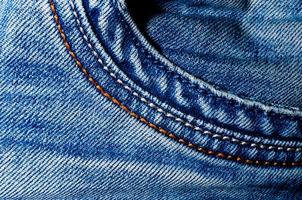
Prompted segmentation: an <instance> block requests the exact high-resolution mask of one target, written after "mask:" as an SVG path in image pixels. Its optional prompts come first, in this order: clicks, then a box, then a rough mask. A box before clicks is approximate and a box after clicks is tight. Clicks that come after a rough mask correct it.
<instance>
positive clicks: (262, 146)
mask: <svg viewBox="0 0 302 200" xmlns="http://www.w3.org/2000/svg"><path fill="white" fill-rule="evenodd" d="M69 2H70V4H71V7H72V9H73V14H74V16H75V17H76V23H77V26H78V28H79V30H80V32H81V34H82V37H83V38H84V41H85V43H86V45H87V46H88V47H89V49H90V50H91V52H92V54H93V55H94V56H95V57H96V59H97V61H98V63H99V64H100V65H101V67H102V68H103V69H104V70H105V71H107V72H108V73H109V75H110V76H111V77H112V78H113V79H114V80H115V81H116V82H117V83H119V84H120V85H122V86H123V87H124V88H125V89H126V90H128V91H129V92H131V94H132V95H133V96H135V97H137V98H138V99H139V100H140V101H142V102H143V103H145V104H146V105H148V106H149V107H151V108H153V109H155V110H157V111H158V112H159V113H162V114H164V115H165V116H166V117H168V118H171V119H173V120H174V121H176V122H180V123H181V124H183V125H184V126H186V127H189V128H191V129H193V130H194V131H198V132H200V133H202V134H203V135H207V136H210V137H212V138H214V139H218V140H222V141H229V142H232V143H235V144H238V145H241V146H250V147H252V148H258V149H267V150H275V151H287V152H302V148H300V147H283V146H278V145H267V144H262V143H256V142H249V141H243V140H240V139H238V138H236V137H230V136H225V135H221V134H215V133H212V132H210V131H207V130H203V129H202V128H201V127H199V126H195V125H193V124H192V123H190V122H188V121H186V120H184V119H182V118H180V117H177V116H175V115H174V114H172V113H170V112H168V111H166V110H164V109H163V108H161V107H159V106H158V105H156V104H155V103H153V102H151V101H150V100H147V99H146V98H145V97H142V96H141V95H140V94H138V93H137V92H136V91H134V89H132V88H131V87H130V86H128V85H127V84H126V83H125V82H124V81H122V80H121V79H119V78H118V77H117V76H116V74H114V73H113V72H112V71H111V70H110V69H109V68H108V67H107V66H106V65H105V64H104V62H103V61H102V59H101V58H100V55H99V54H98V52H97V51H96V50H95V47H94V45H93V44H92V43H91V42H90V41H89V39H88V36H87V34H86V32H85V30H84V28H83V26H82V23H81V21H80V19H79V16H78V14H77V11H76V9H75V6H74V3H73V0H70V1H69Z"/></svg>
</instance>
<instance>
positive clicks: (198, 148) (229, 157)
mask: <svg viewBox="0 0 302 200" xmlns="http://www.w3.org/2000/svg"><path fill="white" fill-rule="evenodd" d="M49 2H50V8H51V11H52V13H53V18H54V21H55V23H56V27H57V29H58V32H59V34H60V37H61V39H62V40H63V43H64V46H65V48H66V50H67V51H68V52H69V54H70V56H71V57H72V58H73V60H74V61H75V63H76V65H77V67H78V68H79V69H80V70H81V72H82V73H83V74H84V75H85V77H86V78H87V79H88V81H89V82H90V83H91V84H92V85H93V86H94V87H95V88H96V89H97V90H98V91H99V92H100V93H101V94H102V95H103V96H104V97H106V98H107V99H109V100H110V101H111V102H113V103H114V104H116V105H117V106H119V107H120V108H122V109H123V110H124V111H126V112H127V113H128V114H129V115H131V116H132V117H134V118H136V119H138V120H139V121H141V122H143V123H144V124H146V125H148V126H149V127H151V128H153V129H155V130H157V131H158V132H160V133H161V134H163V135H165V136H167V137H169V138H170V139H173V140H175V141H177V142H178V143H180V144H183V145H185V146H187V147H189V148H191V149H194V150H196V151H198V152H201V153H204V154H206V155H211V156H214V157H216V158H223V159H227V160H232V161H237V162H240V163H244V164H250V165H259V166H280V167H281V166H283V167H297V166H302V162H279V161H262V160H250V159H245V158H242V157H239V156H233V155H229V154H225V153H221V152H216V151H212V150H208V149H206V148H203V147H201V146H199V145H197V144H194V143H192V142H190V141H188V140H186V139H184V138H181V137H179V136H177V135H175V134H173V133H170V132H169V131H167V130H165V129H163V128H161V127H159V126H157V125H155V124H153V123H151V122H149V121H148V120H147V119H146V118H144V117H142V116H140V115H138V114H136V113H135V112H133V111H131V110H130V109H129V108H128V107H127V106H125V105H124V104H123V103H121V102H120V101H119V100H118V99H117V98H115V97H113V96H111V95H110V94H109V93H107V92H106V90H105V89H104V88H103V87H102V86H101V85H99V83H98V82H97V81H96V80H95V79H94V78H93V77H92V76H91V75H90V73H89V72H88V70H87V69H86V68H85V67H84V66H83V64H82V63H81V62H80V60H79V59H78V57H77V55H76V54H75V52H74V51H73V50H72V48H71V45H70V44H69V42H68V40H67V36H66V35H65V32H64V30H63V27H62V25H61V22H60V18H59V16H58V14H57V10H56V7H55V4H54V3H53V0H49Z"/></svg>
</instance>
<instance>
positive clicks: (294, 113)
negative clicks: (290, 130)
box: [117, 1, 302, 119]
mask: <svg viewBox="0 0 302 200" xmlns="http://www.w3.org/2000/svg"><path fill="white" fill-rule="evenodd" d="M117 3H119V5H121V7H122V8H123V9H124V10H126V9H125V8H124V7H125V6H124V5H123V4H121V2H119V1H118V2H117ZM126 11H127V10H126ZM118 15H119V16H120V17H121V18H122V20H123V21H124V22H126V20H124V19H123V18H124V16H123V15H121V14H120V13H119V12H118ZM127 23H128V22H127ZM127 26H128V27H129V25H128V24H127ZM130 30H131V27H130ZM131 39H132V40H133V41H134V42H136V41H135V40H138V39H137V38H134V37H132V38H131ZM135 45H136V46H137V47H143V48H144V50H143V51H145V52H146V54H147V56H150V57H152V58H154V59H155V61H154V62H160V63H163V61H161V60H160V59H159V58H157V57H155V56H154V55H152V54H151V53H150V52H148V49H147V48H146V47H145V46H144V45H141V44H140V41H138V42H137V43H135ZM159 67H160V68H162V69H163V70H165V71H166V72H168V73H171V74H172V76H175V77H176V78H178V79H179V80H180V81H181V82H182V83H184V84H187V85H188V86H189V87H190V88H192V89H195V88H196V89H198V90H203V89H205V90H209V91H210V92H212V93H213V92H222V93H225V94H223V95H222V96H220V95H218V94H216V96H215V98H217V99H222V100H226V101H229V102H231V101H236V104H238V105H240V102H238V101H245V100H246V101H249V102H248V106H250V107H251V108H252V109H259V110H261V111H263V112H265V113H270V114H272V115H280V116H286V117H289V118H299V119H301V117H302V110H301V109H299V108H297V107H287V106H282V105H278V104H277V105H274V104H270V105H267V104H264V103H262V102H259V101H255V100H253V99H249V98H243V97H240V96H238V95H237V94H234V93H230V92H229V91H224V90H222V89H221V88H217V87H216V86H215V85H212V84H210V83H206V82H205V81H203V82H204V83H205V85H204V88H201V87H200V85H199V84H197V83H194V82H191V81H190V80H189V79H188V78H187V77H185V78H186V79H185V78H183V76H182V75H181V74H179V72H177V71H172V70H170V69H169V68H168V67H167V66H166V65H165V64H164V65H163V66H161V65H159ZM186 73H188V72H186ZM188 74H189V73H188ZM190 76H193V75H191V74H190ZM194 78H196V77H194ZM196 79H198V78H196ZM209 87H211V88H213V89H211V88H209ZM213 90H216V91H213ZM265 107H266V108H265ZM275 112H276V113H275ZM278 112H279V113H278ZM289 115H291V116H289Z"/></svg>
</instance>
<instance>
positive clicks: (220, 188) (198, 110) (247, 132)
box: [0, 0, 302, 200]
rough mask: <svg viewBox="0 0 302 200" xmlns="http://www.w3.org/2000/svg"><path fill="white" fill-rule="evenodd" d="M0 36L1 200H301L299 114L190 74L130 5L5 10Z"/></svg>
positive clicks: (110, 2) (18, 4)
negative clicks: (161, 48) (142, 26)
mask: <svg viewBox="0 0 302 200" xmlns="http://www.w3.org/2000/svg"><path fill="white" fill-rule="evenodd" d="M234 2H235V1H234ZM0 25H1V29H0V38H1V40H0V44H1V45H0V47H1V49H0V52H1V53H0V67H1V71H0V111H1V112H0V169H1V170H0V197H1V198H2V199H41V198H47V199H214V200H216V199H302V198H301V197H302V189H301V188H302V134H301V133H302V111H301V110H300V109H299V108H294V107H290V106H284V105H271V104H265V103H263V102H262V101H256V100H252V99H248V98H243V97H241V96H237V95H236V94H233V93H231V92H227V91H224V90H220V89H219V88H218V87H216V85H212V84H209V83H207V82H204V81H203V80H202V79H200V78H198V77H197V76H193V75H194V74H190V73H188V72H187V71H186V70H187V68H186V67H183V66H182V67H179V66H177V65H176V64H175V63H172V62H171V61H170V60H168V59H167V58H166V57H165V56H166V55H162V54H161V53H159V52H158V51H157V50H156V49H155V48H154V47H153V46H152V45H151V44H150V43H149V42H148V41H147V40H146V38H145V37H144V36H143V34H142V33H141V32H140V31H139V30H138V28H137V25H136V23H135V20H133V19H132V18H131V17H130V14H129V10H128V8H127V4H126V2H124V1H116V0H102V1H99V0H87V1H81V0H64V1H60V0H53V1H52V0H51V1H47V0H36V1H26V0H13V1H11V0H4V1H2V2H1V3H0ZM285 52H288V51H285ZM289 53H290V52H289ZM248 81H249V80H246V82H248ZM289 95H290V94H289Z"/></svg>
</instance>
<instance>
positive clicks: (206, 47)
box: [145, 0, 302, 108]
mask: <svg viewBox="0 0 302 200" xmlns="http://www.w3.org/2000/svg"><path fill="white" fill-rule="evenodd" d="M157 5H158V7H160V8H161V9H162V11H161V12H159V13H157V14H156V15H154V16H152V17H151V19H149V22H148V23H147V25H145V26H146V29H147V32H148V33H149V34H150V37H151V38H152V39H153V40H154V41H155V43H156V44H157V45H158V46H159V47H160V49H161V50H162V53H163V54H164V55H165V56H167V57H168V58H169V59H171V60H172V61H173V62H175V63H176V64H178V65H179V66H180V67H182V68H183V69H185V70H186V71H188V72H189V73H191V74H193V75H195V76H196V77H198V78H201V79H203V80H205V81H207V82H210V83H213V84H216V85H217V86H219V88H220V89H223V90H227V91H229V92H231V93H233V94H237V95H239V96H241V97H245V98H249V99H254V100H257V101H261V102H264V103H271V104H281V105H283V106H292V107H298V108H302V79H301V77H302V67H301V66H302V65H301V62H302V60H301V53H302V52H301V51H302V43H301V37H302V18H301V17H302V15H301V2H299V1H297V0H287V1H283V0H270V1H266V0H257V1H248V0H238V1H229V0H219V1H217V0H187V1H182V0H174V1H168V2H167V1H160V3H158V4H157ZM145 9H148V8H145Z"/></svg>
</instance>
